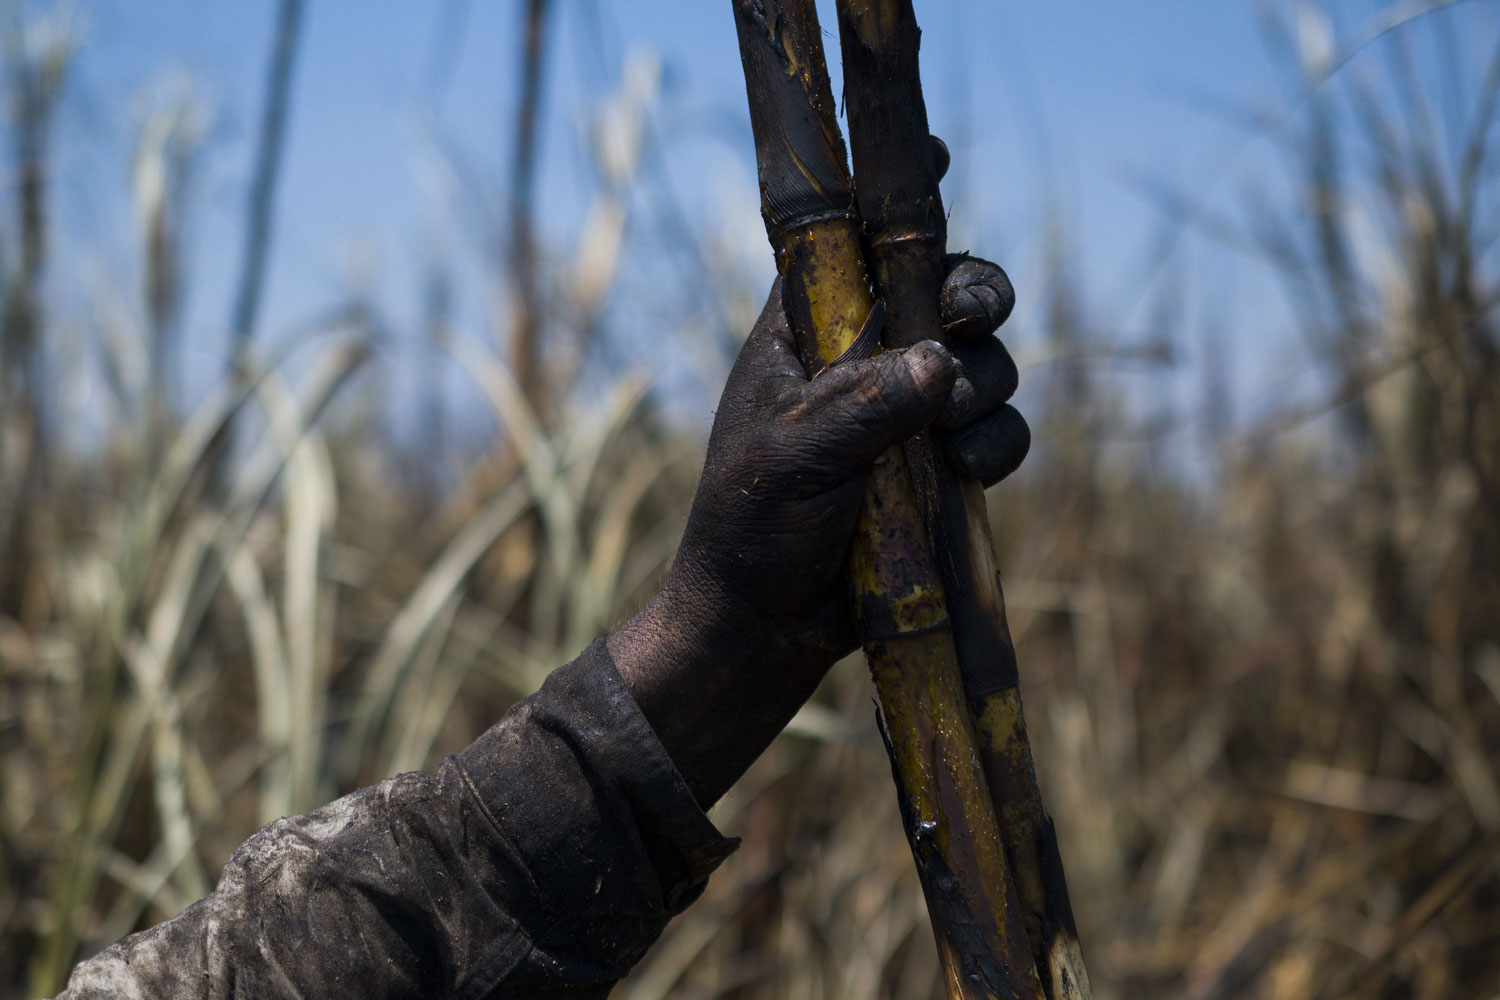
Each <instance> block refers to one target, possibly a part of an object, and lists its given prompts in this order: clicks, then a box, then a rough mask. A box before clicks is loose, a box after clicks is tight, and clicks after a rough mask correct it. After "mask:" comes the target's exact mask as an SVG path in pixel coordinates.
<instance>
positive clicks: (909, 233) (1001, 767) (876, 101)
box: [837, 0, 1090, 1000]
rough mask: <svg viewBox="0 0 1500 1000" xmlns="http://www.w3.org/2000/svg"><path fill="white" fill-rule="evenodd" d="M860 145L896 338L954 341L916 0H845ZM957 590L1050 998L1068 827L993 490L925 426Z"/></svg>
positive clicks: (993, 787)
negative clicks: (1006, 593) (1001, 550)
mask: <svg viewBox="0 0 1500 1000" xmlns="http://www.w3.org/2000/svg"><path fill="white" fill-rule="evenodd" d="M837 10H838V17H839V38H840V42H841V48H842V54H843V63H844V97H845V101H846V105H847V108H848V114H849V144H850V147H851V149H852V152H853V156H854V179H855V196H856V207H857V210H858V214H859V217H860V220H861V224H862V234H861V235H862V242H863V247H864V251H865V260H866V262H867V263H868V265H869V267H870V269H871V272H872V275H873V277H874V281H875V287H876V289H877V291H878V294H879V295H880V296H881V297H882V299H883V301H884V303H885V308H886V328H885V341H886V344H887V346H890V347H901V346H906V345H909V344H914V343H917V342H919V341H922V340H929V339H930V340H936V341H939V342H946V340H947V338H946V337H945V335H944V330H943V327H942V320H941V317H940V315H939V308H938V293H939V290H940V288H941V286H942V281H943V257H944V252H945V249H946V242H947V219H946V214H945V213H944V211H943V203H942V198H941V195H940V193H939V191H938V176H939V175H938V171H937V166H936V163H935V162H934V156H933V144H932V141H931V139H930V138H929V132H928V123H927V110H926V105H925V102H924V101H923V98H922V85H921V78H920V73H919V66H918V48H919V42H920V35H921V33H920V30H919V29H918V26H917V22H916V17H915V14H914V12H913V10H912V3H911V0H837ZM904 451H905V454H906V458H907V464H908V467H909V468H910V469H911V473H912V478H913V481H914V482H915V484H916V486H917V496H918V502H919V504H920V505H921V508H922V511H923V515H924V517H923V520H924V524H925V526H926V527H927V529H928V532H929V535H930V537H931V538H932V541H933V545H934V552H935V555H936V557H937V564H938V567H939V571H940V574H941V577H942V580H943V584H944V587H945V590H946V593H947V597H948V609H949V613H950V615H951V616H952V620H953V632H954V637H955V644H956V648H957V652H958V659H959V666H960V670H961V673H962V677H963V682H964V687H965V691H966V693H967V697H968V700H969V707H970V711H971V714H972V717H973V721H974V728H975V730H976V733H977V736H978V738H979V743H980V751H981V759H982V762H983V767H984V771H985V777H986V782H987V784H988V787H989V790H990V795H991V799H992V801H993V802H994V804H995V806H996V808H997V811H998V818H999V827H1000V835H1001V839H1002V841H1003V842H1004V845H1005V853H1006V857H1007V861H1008V863H1009V865H1010V870H1011V874H1012V876H1013V883H1014V885H1015V889H1016V892H1017V895H1018V897H1019V900H1020V904H1021V917H1022V921H1023V923H1024V925H1025V929H1026V936H1027V939H1028V942H1029V944H1030V948H1031V953H1032V956H1033V959H1034V961H1035V963H1036V967H1037V969H1038V970H1039V971H1040V972H1041V976H1042V981H1043V983H1044V985H1045V986H1046V988H1047V994H1048V996H1049V997H1051V998H1052V1000H1065V998H1066V1000H1073V998H1086V997H1088V996H1089V995H1090V989H1089V982H1088V975H1087V973H1086V971H1085V970H1084V966H1083V959H1082V952H1081V950H1080V948H1079V945H1078V934H1077V929H1076V927H1075V925H1074V920H1073V912H1072V906H1071V904H1070V902H1069V899H1068V894H1067V886H1066V883H1065V881H1064V878H1063V869H1062V861H1061V857H1060V855H1059V853H1058V848H1057V837H1056V834H1055V831H1054V828H1053V825H1052V821H1051V819H1050V818H1049V817H1048V815H1047V813H1046V810H1045V808H1044V807H1043V804H1042V799H1041V793H1040V791H1039V789H1038V788H1037V783H1036V773H1035V767H1034V765H1033V761H1032V755H1031V747H1030V743H1029V741H1028V739H1027V736H1026V723H1025V719H1024V716H1023V715H1022V710H1021V699H1020V691H1019V683H1020V675H1019V671H1018V669H1017V665H1016V656H1015V648H1014V645H1013V643H1012V641H1011V636H1010V630H1009V627H1008V625H1007V623H1006V617H1005V601H1004V597H1003V595H1002V592H1001V589H1000V581H999V575H998V573H997V572H996V567H995V557H994V546H993V543H992V540H991V537H990V529H989V521H988V517H987V513H986V508H985V503H984V487H983V485H982V484H981V483H979V482H978V481H975V480H965V479H962V478H960V477H959V476H957V475H956V474H955V473H954V472H953V471H952V470H951V468H950V467H949V466H948V465H947V463H945V462H943V461H941V460H940V459H939V458H938V457H937V456H936V455H935V454H934V450H933V447H932V442H931V439H930V438H929V437H928V436H927V435H922V436H920V437H918V438H914V439H913V440H912V441H910V442H908V443H907V444H906V445H905V448H904Z"/></svg>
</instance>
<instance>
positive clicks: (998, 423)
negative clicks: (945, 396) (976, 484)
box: [943, 404, 1031, 486]
mask: <svg viewBox="0 0 1500 1000" xmlns="http://www.w3.org/2000/svg"><path fill="white" fill-rule="evenodd" d="M1030 450H1031V428H1030V427H1028V426H1026V420H1025V419H1024V418H1023V417H1022V416H1021V414H1020V412H1018V411H1017V410H1016V408H1015V407H1014V406H1010V405H1009V404H1007V405H1005V406H1002V407H1001V408H1000V409H999V410H997V411H996V412H994V413H992V414H990V415H989V416H988V417H985V418H984V419H983V420H980V421H978V422H976V423H973V424H970V425H969V426H968V427H966V428H964V429H963V430H961V431H958V432H956V433H955V434H953V435H951V436H950V437H949V438H948V440H947V441H946V442H945V443H944V445H943V453H944V455H946V456H947V459H948V462H949V464H951V465H952V466H953V468H954V470H955V471H957V472H958V474H959V475H961V476H968V477H969V478H971V479H978V480H979V481H980V482H982V483H984V485H985V486H993V485H995V484H996V483H998V482H999V481H1000V480H1002V479H1004V478H1005V477H1006V476H1008V475H1010V474H1011V473H1012V472H1015V471H1016V469H1017V468H1018V467H1019V466H1020V464H1021V462H1022V460H1024V459H1025V458H1026V453H1027V452H1028V451H1030Z"/></svg>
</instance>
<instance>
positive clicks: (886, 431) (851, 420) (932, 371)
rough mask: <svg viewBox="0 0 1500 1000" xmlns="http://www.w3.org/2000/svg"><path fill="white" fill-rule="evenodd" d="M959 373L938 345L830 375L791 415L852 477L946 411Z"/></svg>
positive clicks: (855, 363) (923, 345)
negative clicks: (945, 405)
mask: <svg viewBox="0 0 1500 1000" xmlns="http://www.w3.org/2000/svg"><path fill="white" fill-rule="evenodd" d="M957 375H958V370H957V366H956V365H955V364H954V361H953V355H951V354H949V353H948V351H947V349H946V348H944V347H943V346H942V345H941V344H939V343H937V342H936V341H933V340H924V341H922V342H921V343H918V344H914V345H912V346H911V347H908V348H905V349H904V350H900V351H887V352H885V353H883V354H878V355H876V356H875V357H873V358H868V359H866V360H863V361H853V362H850V363H848V364H843V365H839V366H837V367H836V368H830V369H828V370H826V371H824V372H823V373H822V374H821V375H819V376H818V377H817V378H816V379H814V380H813V381H812V382H810V383H808V386H807V393H806V395H805V396H804V397H803V401H802V403H801V405H799V406H798V407H797V408H796V410H795V411H794V412H793V413H792V414H791V417H792V419H793V421H794V422H796V423H798V424H800V425H803V426H800V427H798V429H797V433H798V435H799V436H800V437H802V438H803V440H804V441H807V442H809V443H812V442H815V443H816V444H817V445H818V446H820V447H819V449H818V450H820V451H823V452H824V453H825V454H824V455H823V456H822V457H823V458H824V459H825V460H826V461H828V462H830V463H831V464H833V465H834V466H836V467H838V468H841V469H844V470H846V471H847V472H848V473H849V474H850V475H853V474H854V473H856V472H862V471H864V469H865V467H866V466H868V465H869V464H870V463H871V462H873V461H874V460H875V459H876V457H877V456H879V455H880V454H881V453H882V452H883V451H885V450H886V449H887V448H889V447H890V446H891V445H893V444H897V443H899V442H901V441H905V440H906V439H907V438H909V437H911V436H912V435H914V434H916V433H917V432H919V431H921V430H922V429H923V428H924V427H926V426H927V425H928V424H929V423H931V422H932V421H933V420H934V419H936V418H937V416H938V415H939V414H940V413H942V412H943V406H944V404H945V403H946V402H947V399H948V392H949V390H950V389H952V388H953V382H954V380H955V379H956V378H957Z"/></svg>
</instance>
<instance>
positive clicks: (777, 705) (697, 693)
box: [605, 568, 838, 808]
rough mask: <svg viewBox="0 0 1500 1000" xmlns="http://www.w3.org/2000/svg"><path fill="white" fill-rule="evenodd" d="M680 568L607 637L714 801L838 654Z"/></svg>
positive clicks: (653, 718) (655, 722)
mask: <svg viewBox="0 0 1500 1000" xmlns="http://www.w3.org/2000/svg"><path fill="white" fill-rule="evenodd" d="M710 586H711V584H709V583H708V582H707V581H696V580H692V579H690V578H687V577H685V576H684V575H683V574H682V573H679V572H678V571H677V568H674V570H673V572H672V573H671V574H670V575H669V577H668V580H667V582H666V584H665V585H664V586H663V587H662V590H661V591H660V592H659V593H658V594H657V596H656V597H655V598H654V599H653V600H652V601H651V603H650V604H648V605H647V606H646V607H645V608H644V609H643V610H642V611H641V612H640V613H639V614H637V615H636V616H635V617H634V618H632V619H630V620H629V621H628V622H626V623H625V624H623V625H621V626H620V627H619V628H618V629H616V630H615V631H614V632H613V633H611V634H610V635H609V636H608V637H607V638H606V640H605V645H606V648H607V649H608V650H609V654H610V657H611V658H612V659H613V660H614V663H615V668H616V669H617V670H618V671H619V673H620V677H621V679H622V680H624V682H625V685H626V687H627V688H628V689H629V690H630V693H631V695H632V696H633V697H634V698H635V700H636V703H637V704H638V705H639V706H640V708H641V712H642V714H643V715H645V717H646V720H647V721H648V722H649V723H651V726H652V728H653V729H654V730H655V731H656V734H657V737H658V739H660V740H661V742H662V745H663V747H665V749H666V751H667V753H668V755H669V756H670V757H671V758H672V760H673V763H675V764H676V765H677V768H678V770H679V771H680V772H681V773H682V775H683V778H684V779H685V780H686V781H687V783H688V787H689V788H691V789H692V791H693V794H694V795H695V796H696V797H697V799H698V801H699V803H700V804H702V805H703V806H704V807H705V808H707V807H708V806H709V805H711V804H712V803H713V802H714V801H716V800H717V799H718V798H719V796H721V795H722V794H723V793H724V792H725V791H727V790H728V789H729V786H730V785H732V784H733V783H734V781H735V780H736V779H738V778H739V776H740V775H741V774H742V773H743V772H744V770H745V769H746V768H748V767H749V766H750V764H751V763H753V762H754V760H755V758H756V757H758V756H759V755H760V753H761V751H763V750H764V749H765V748H766V746H768V745H769V744H770V742H771V740H772V739H774V738H775V737H776V735H777V733H779V732H780V731H781V730H782V728H783V727H785V725H786V723H787V722H788V721H790V720H791V717H792V716H793V715H795V714H796V712H797V709H799V708H800V707H801V706H802V704H803V703H804V702H805V701H806V700H807V699H808V697H809V696H811V694H812V692H813V691H814V690H815V689H816V688H817V686H818V683H819V682H820V681H821V680H822V678H823V675H824V674H825V673H826V672H827V670H828V668H829V667H830V666H832V665H833V663H834V661H835V660H836V659H837V658H838V656H837V654H834V653H832V652H829V651H820V650H818V649H816V648H814V647H813V645H811V644H809V643H807V642H804V641H800V640H799V638H798V637H797V636H796V635H795V634H794V630H791V629H787V628H779V627H777V625H776V624H775V623H772V622H766V621H764V620H757V618H756V616H753V615H750V614H747V613H746V612H745V611H744V609H743V608H742V607H738V606H737V605H736V604H735V602H733V601H729V600H725V599H724V598H723V596H722V595H718V594H714V593H712V592H711V591H710V590H708V589H706V588H708V587H710Z"/></svg>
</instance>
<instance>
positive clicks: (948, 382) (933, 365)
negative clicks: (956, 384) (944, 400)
mask: <svg viewBox="0 0 1500 1000" xmlns="http://www.w3.org/2000/svg"><path fill="white" fill-rule="evenodd" d="M905 360H906V370H907V371H909V372H911V377H912V378H913V379H914V380H916V383H917V388H918V389H921V390H922V395H924V396H926V397H928V398H929V399H932V398H935V397H937V396H944V395H947V393H948V391H949V390H950V389H952V388H953V380H954V379H955V378H956V377H957V374H958V373H957V372H956V371H955V369H954V367H953V355H951V354H949V353H948V351H947V349H946V348H944V347H943V345H942V344H939V343H938V342H937V341H935V340H924V341H922V342H921V343H919V344H913V345H912V346H911V347H909V348H907V349H906V354H905Z"/></svg>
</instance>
